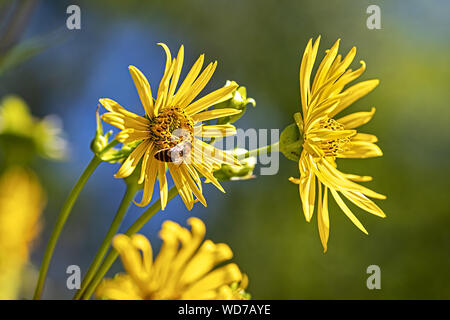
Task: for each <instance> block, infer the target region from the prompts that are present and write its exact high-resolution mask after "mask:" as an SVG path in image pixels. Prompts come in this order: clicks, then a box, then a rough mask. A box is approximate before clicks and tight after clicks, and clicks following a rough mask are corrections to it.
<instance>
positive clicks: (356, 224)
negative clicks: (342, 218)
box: [330, 189, 369, 234]
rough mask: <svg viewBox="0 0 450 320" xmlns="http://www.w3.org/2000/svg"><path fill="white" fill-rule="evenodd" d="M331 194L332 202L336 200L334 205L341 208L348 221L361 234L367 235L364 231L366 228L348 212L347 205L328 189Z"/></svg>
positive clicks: (334, 192)
mask: <svg viewBox="0 0 450 320" xmlns="http://www.w3.org/2000/svg"><path fill="white" fill-rule="evenodd" d="M330 191H331V194H332V195H333V198H334V200H336V203H337V204H338V206H339V207H340V208H341V210H342V211H343V212H344V213H345V215H346V216H347V217H348V218H349V219H350V221H351V222H353V224H354V225H355V226H357V227H358V229H359V230H361V231H362V232H364V233H365V234H369V233H368V232H367V230H366V228H364V226H363V225H362V224H361V222H360V221H359V220H358V218H356V217H355V215H354V214H353V212H351V211H350V209H349V208H348V207H347V205H346V204H345V203H344V201H343V200H342V198H341V197H340V196H339V194H338V193H337V192H336V191H335V190H333V189H330Z"/></svg>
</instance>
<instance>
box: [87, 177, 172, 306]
mask: <svg viewBox="0 0 450 320" xmlns="http://www.w3.org/2000/svg"><path fill="white" fill-rule="evenodd" d="M177 194H178V190H177V188H176V187H175V186H174V187H172V188H171V189H170V190H169V193H168V196H167V201H170V200H172V199H173V197H175V196H176V195H177ZM160 209H161V201H159V200H157V201H156V202H155V203H153V205H151V206H150V208H148V209H147V210H146V211H145V212H144V213H143V214H142V215H141V216H140V217H139V218H138V219H137V220H136V221H135V222H134V223H133V224H132V225H131V226H130V227H129V228H128V230H127V231H126V232H125V233H124V234H125V235H127V236H132V235H133V234H135V233H136V232H138V231H139V230H140V229H141V228H142V227H143V226H144V225H145V224H146V223H147V222H148V220H150V218H151V217H153V216H154V215H155V213H157V212H158V211H159V210H160ZM117 256H118V253H117V251H116V250H114V249H111V250H110V251H109V253H108V255H107V256H106V258H105V260H103V263H102V264H101V266H100V267H99V269H98V270H97V273H96V274H95V276H94V277H93V279H92V281H91V282H90V283H89V284H88V285H87V288H86V290H85V291H84V294H83V295H82V296H81V299H83V300H88V299H90V297H91V296H92V293H94V291H95V289H96V288H97V286H98V285H99V283H100V281H101V280H102V279H103V277H104V276H105V274H106V272H108V270H109V268H111V266H112V264H113V263H114V261H115V260H116V258H117Z"/></svg>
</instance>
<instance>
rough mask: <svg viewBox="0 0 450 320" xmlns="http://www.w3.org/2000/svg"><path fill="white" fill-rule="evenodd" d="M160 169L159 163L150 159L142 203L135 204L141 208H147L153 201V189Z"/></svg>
mask: <svg viewBox="0 0 450 320" xmlns="http://www.w3.org/2000/svg"><path fill="white" fill-rule="evenodd" d="M157 169H158V162H157V160H156V159H154V158H153V157H150V158H149V163H148V164H147V168H146V171H145V180H144V193H143V194H142V200H141V202H139V203H137V202H136V201H134V203H135V204H136V205H137V206H139V207H145V206H146V205H148V204H149V203H150V201H152V196H153V189H154V187H155V181H156V173H157V171H158V170H157Z"/></svg>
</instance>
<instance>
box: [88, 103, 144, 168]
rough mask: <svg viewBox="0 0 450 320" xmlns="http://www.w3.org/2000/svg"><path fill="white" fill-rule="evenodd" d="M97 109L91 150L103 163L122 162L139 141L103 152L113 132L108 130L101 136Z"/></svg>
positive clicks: (101, 131) (100, 123)
mask: <svg viewBox="0 0 450 320" xmlns="http://www.w3.org/2000/svg"><path fill="white" fill-rule="evenodd" d="M98 109H99V107H97V114H96V119H97V128H96V132H95V137H94V139H92V141H91V150H92V152H94V154H95V155H97V156H98V157H99V158H100V159H102V160H103V161H106V162H110V163H116V162H123V161H124V160H125V159H126V158H127V157H128V156H129V155H130V153H131V152H133V150H134V149H135V148H136V147H137V146H138V144H139V143H141V141H135V142H132V143H128V144H124V145H122V148H121V149H117V148H111V149H109V150H108V151H106V152H103V150H104V149H105V147H106V146H107V145H108V144H109V142H110V141H109V138H110V136H111V135H112V133H113V132H112V130H110V131H108V132H107V133H106V134H105V135H104V134H103V126H102V121H101V119H100V114H99V111H98Z"/></svg>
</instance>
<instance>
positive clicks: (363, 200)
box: [342, 191, 386, 218]
mask: <svg viewBox="0 0 450 320" xmlns="http://www.w3.org/2000/svg"><path fill="white" fill-rule="evenodd" d="M342 194H343V195H344V196H345V197H346V198H347V199H348V200H350V201H351V202H353V203H354V204H356V205H357V206H358V207H360V208H361V209H363V210H365V211H367V212H369V213H372V214H374V215H376V216H379V217H381V218H385V217H386V214H385V213H384V212H383V210H381V209H380V208H379V207H378V206H377V205H376V204H375V203H374V202H373V201H372V200H370V199H369V198H367V197H366V196H365V195H363V194H362V193H358V192H353V191H342Z"/></svg>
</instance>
